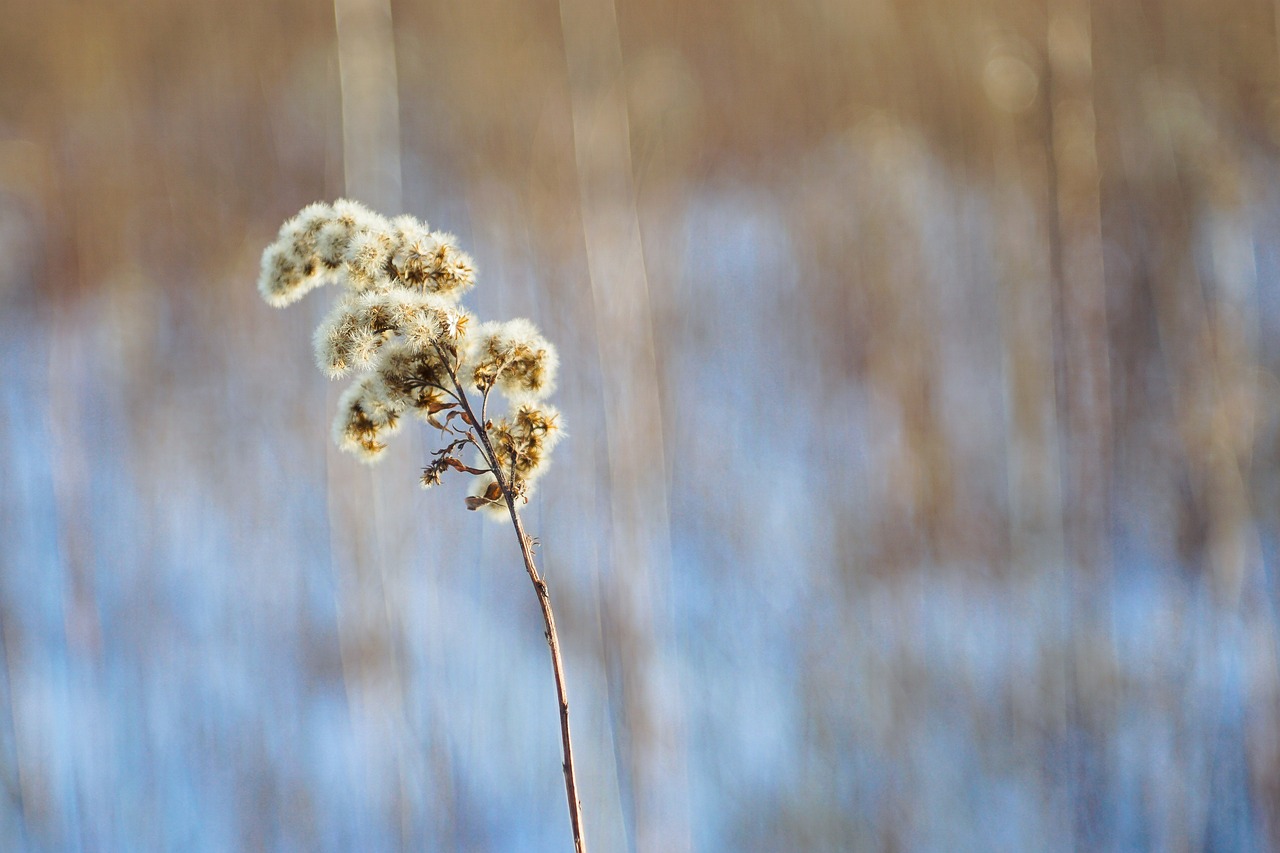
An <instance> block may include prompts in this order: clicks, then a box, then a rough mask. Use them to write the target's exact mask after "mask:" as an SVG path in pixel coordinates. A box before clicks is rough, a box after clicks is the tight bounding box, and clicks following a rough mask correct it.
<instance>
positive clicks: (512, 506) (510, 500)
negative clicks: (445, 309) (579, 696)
mask: <svg viewBox="0 0 1280 853" xmlns="http://www.w3.org/2000/svg"><path fill="white" fill-rule="evenodd" d="M441 355H443V353H441ZM444 364H445V369H446V370H448V371H449V378H450V380H452V381H453V384H454V387H455V388H456V389H457V392H458V393H457V398H458V401H459V402H460V403H461V404H462V408H463V411H465V412H466V413H467V417H468V418H470V419H471V423H472V425H473V426H474V427H475V429H476V432H477V433H478V434H479V438H480V441H479V442H475V441H474V440H473V443H475V444H476V446H477V447H479V448H480V453H481V455H482V456H484V458H485V463H486V464H487V465H488V467H489V470H491V471H492V472H493V476H494V477H495V478H496V479H497V481H498V488H500V489H501V490H502V497H503V499H504V500H505V501H506V503H507V509H508V511H510V513H511V523H512V524H513V525H514V526H515V529H516V538H517V539H518V540H519V542H520V556H521V557H523V558H524V568H525V571H526V572H528V574H529V580H530V581H531V582H532V583H533V589H534V592H536V593H537V594H538V605H539V606H540V607H541V608H542V623H543V626H544V627H545V628H546V631H545V636H546V638H547V646H549V647H550V649H551V668H552V669H553V670H554V671H555V678H556V698H557V699H558V703H559V707H560V742H561V747H562V750H563V753H564V764H563V765H562V769H563V770H564V790H565V796H566V797H567V798H568V801H569V822H570V824H571V825H572V827H573V848H574V850H575V853H586V850H587V841H586V838H585V836H584V834H583V829H582V803H580V802H579V800H578V782H577V777H576V776H575V774H574V769H573V744H572V742H571V741H570V738H569V693H568V690H567V689H566V687H565V680H564V662H563V661H562V660H561V657H560V639H559V637H558V635H557V634H556V619H555V615H554V614H553V613H552V612H551V595H550V594H549V593H548V592H547V582H546V581H545V580H543V578H542V575H541V574H540V573H539V572H538V566H537V564H536V563H535V562H534V559H533V539H532V537H530V536H529V535H528V534H527V533H525V529H524V522H523V521H521V520H520V513H519V512H518V511H517V510H516V494H515V491H514V490H513V489H512V483H511V481H510V479H508V477H506V476H505V475H504V474H503V471H502V466H501V465H500V464H499V462H498V454H497V453H495V452H494V450H493V445H492V444H491V443H490V442H489V433H488V431H487V430H486V429H485V422H484V421H483V420H477V419H476V415H475V412H474V411H473V410H472V408H471V402H470V400H469V399H468V398H467V394H466V392H465V391H464V390H463V388H462V384H461V383H460V382H459V381H458V377H457V374H456V373H455V372H454V370H453V368H452V367H451V366H450V365H449V362H448V360H445V362H444ZM485 402H486V403H487V402H488V394H487V393H486V394H485Z"/></svg>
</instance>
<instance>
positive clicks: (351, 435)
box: [258, 199, 563, 514]
mask: <svg viewBox="0 0 1280 853" xmlns="http://www.w3.org/2000/svg"><path fill="white" fill-rule="evenodd" d="M331 278H332V279H338V280H341V281H343V282H344V283H345V284H346V286H347V290H348V292H347V294H346V295H345V296H344V297H343V298H342V299H341V300H340V301H339V303H338V304H337V305H336V306H335V307H334V308H333V310H332V311H331V312H330V313H329V315H328V316H327V317H326V318H325V319H324V321H323V322H322V323H321V324H320V326H319V327H318V328H317V329H316V331H315V335H314V338H313V347H314V351H315V357H316V364H317V366H318V367H319V368H320V370H321V371H322V372H324V373H325V374H326V375H328V376H330V377H335V378H336V377H339V376H344V375H346V374H348V373H350V372H352V371H353V370H361V371H368V372H367V373H366V375H365V376H363V377H361V378H360V379H359V380H358V381H356V382H355V384H353V385H352V386H351V387H350V388H348V389H347V391H346V392H345V393H344V394H343V395H342V399H341V402H340V405H339V412H338V416H337V419H336V420H335V422H334V440H335V441H336V442H337V444H338V446H339V447H341V448H342V449H344V450H346V451H349V452H351V453H354V454H356V455H357V456H359V457H360V458H361V459H363V460H365V461H367V462H371V461H373V460H375V459H376V458H378V457H379V456H380V455H381V453H382V452H383V451H384V450H385V448H386V442H385V439H386V438H387V437H388V436H390V435H392V434H393V433H395V432H396V431H397V430H398V429H399V428H400V426H401V424H402V421H403V416H404V415H405V414H407V413H410V412H411V413H413V414H415V415H417V416H419V417H421V418H422V419H423V420H426V421H427V422H428V423H430V424H432V425H433V426H435V427H436V428H437V429H439V430H441V432H442V434H443V435H447V436H453V437H454V439H457V438H458V437H460V436H465V435H466V434H467V432H466V430H467V429H468V428H469V429H470V430H475V429H476V425H475V424H472V423H471V421H470V420H469V418H468V417H466V416H465V415H463V414H462V413H463V409H462V408H461V406H460V404H459V401H458V394H459V393H460V392H462V391H465V389H467V388H480V389H482V390H483V391H484V392H485V393H486V394H487V393H488V392H489V391H491V390H492V389H494V388H498V389H500V390H501V391H502V392H503V394H504V395H505V396H506V397H507V399H508V401H509V402H511V403H512V404H513V407H514V408H513V409H512V412H511V413H509V414H508V415H507V416H506V417H504V418H502V419H501V420H499V421H497V422H496V423H491V425H490V426H489V427H488V428H487V435H488V437H489V438H490V440H491V442H492V445H493V450H494V453H495V455H496V457H497V461H498V463H499V464H500V465H501V466H502V470H503V473H504V476H509V477H510V481H511V482H510V485H511V488H512V491H513V494H514V496H515V497H516V498H517V499H520V500H527V499H528V497H529V495H530V494H531V493H532V491H533V487H534V484H535V483H536V481H537V479H538V477H539V476H540V475H541V473H542V472H543V471H544V470H545V468H546V465H547V462H548V460H549V458H550V453H551V449H552V448H553V447H554V446H555V444H556V443H557V442H558V441H559V439H560V438H561V436H562V435H563V431H562V430H561V428H560V420H559V413H558V412H556V410H555V409H554V408H552V407H550V406H547V405H543V404H541V403H539V402H538V401H540V400H541V399H542V398H544V397H546V396H547V394H549V393H550V392H551V390H552V388H553V387H554V384H555V375H556V369H557V367H558V359H557V356H556V351H555V348H554V347H553V346H551V344H550V343H548V342H547V341H546V339H545V338H543V337H542V335H541V334H540V333H539V331H538V329H537V327H535V326H534V325H533V324H532V323H530V322H529V321H528V320H511V321H509V322H506V323H485V324H483V325H481V326H480V327H479V328H478V329H476V328H474V326H475V323H474V322H473V320H472V316H471V314H470V313H468V312H467V311H466V310H465V309H464V308H462V307H461V305H460V304H459V302H458V300H459V298H460V297H461V295H462V294H463V293H464V292H465V291H466V290H468V289H469V288H470V287H472V286H473V285H474V283H475V269H474V265H473V262H472V260H471V258H470V256H469V255H467V254H466V253H465V252H463V251H462V250H461V249H459V248H458V246H457V242H456V238H454V237H453V235H451V234H446V233H444V232H441V231H431V230H429V228H428V226H427V225H426V223H424V222H420V221H419V220H417V219H415V218H414V217H412V216H398V217H396V218H395V219H391V220H388V219H386V218H384V217H382V216H380V215H378V214H376V213H374V212H372V211H370V210H369V209H368V208H366V207H364V206H363V205H361V204H359V203H358V202H355V201H350V200H346V199H340V200H338V201H336V202H334V203H333V205H327V204H324V203H316V204H312V205H308V206H307V207H306V208H304V209H303V210H302V211H301V212H299V213H298V215H297V216H294V217H293V218H291V219H290V220H288V221H287V222H286V223H285V224H284V225H283V226H282V227H281V229H280V233H279V235H278V236H277V238H276V240H275V242H273V243H272V244H271V245H270V246H268V247H267V249H266V251H264V252H263V256H262V268H261V274H260V278H259V282H258V287H259V290H260V291H261V292H262V295H263V297H264V298H265V299H266V300H267V301H268V302H270V303H271V304H273V305H287V304H289V303H291V302H294V301H296V300H297V299H299V298H301V296H302V295H303V294H305V293H306V292H308V291H309V290H311V289H313V288H315V287H317V286H319V285H321V284H324V283H325V282H326V281H327V280H329V279H331ZM460 416H461V417H460ZM481 429H485V428H484V427H481ZM463 440H465V438H464V439H463ZM458 443H459V442H457V441H456V440H455V443H454V444H453V445H449V446H448V447H446V448H445V449H444V450H443V451H442V453H445V452H450V451H451V448H455V447H457V446H458ZM471 467H472V468H477V467H485V466H484V465H483V463H481V464H478V465H476V466H471ZM455 468H456V469H458V470H468V472H469V473H472V474H476V473H478V472H477V471H475V470H470V469H467V468H466V466H463V465H462V464H461V463H460V462H458V461H457V459H456V458H455V457H448V456H443V455H440V458H439V459H437V461H436V462H435V463H433V465H432V466H431V467H429V468H427V469H425V470H424V473H423V485H424V486H425V485H431V484H433V483H435V482H437V481H438V480H439V478H440V475H441V474H443V473H444V471H446V470H449V469H455ZM495 483H496V481H495V480H494V479H493V478H492V476H489V477H488V479H486V478H485V477H483V476H482V477H480V478H479V486H480V489H479V491H478V492H477V494H476V495H475V496H473V497H472V498H470V499H469V500H468V505H469V506H472V508H473V509H474V508H487V509H493V510H494V511H495V512H497V513H498V514H502V513H504V512H505V501H503V500H501V499H500V497H501V496H500V495H497V496H496V495H495V494H494V492H493V488H491V486H494V484H495ZM495 487H496V486H495Z"/></svg>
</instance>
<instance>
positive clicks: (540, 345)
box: [468, 319, 560, 402]
mask: <svg viewBox="0 0 1280 853" xmlns="http://www.w3.org/2000/svg"><path fill="white" fill-rule="evenodd" d="M468 361H469V362H471V371H470V374H469V376H470V382H471V383H473V384H474V385H475V386H476V387H477V388H479V389H480V390H481V391H488V390H489V389H491V388H495V387H496V388H498V389H499V390H501V391H502V393H503V394H505V395H506V396H507V398H508V399H510V400H511V401H513V402H536V401H538V400H542V399H544V398H545V397H547V396H548V395H549V394H550V393H551V392H552V391H553V390H555V382H556V371H557V369H558V368H559V366H560V359H559V356H558V355H557V354H556V349H555V347H553V346H552V345H551V344H550V343H549V342H548V341H547V340H546V338H544V337H542V335H541V334H540V333H539V332H538V328H537V327H536V326H534V325H533V323H531V322H529V321H528V320H524V319H516V320H508V321H507V322H505V323H485V324H484V325H483V326H481V327H480V328H479V329H478V330H477V331H476V333H475V334H474V335H473V336H472V338H471V345H470V347H469V351H468Z"/></svg>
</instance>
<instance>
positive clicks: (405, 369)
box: [375, 340, 450, 421]
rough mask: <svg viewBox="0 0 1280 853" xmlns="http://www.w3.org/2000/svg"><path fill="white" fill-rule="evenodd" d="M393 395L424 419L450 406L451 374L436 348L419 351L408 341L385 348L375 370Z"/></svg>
mask: <svg viewBox="0 0 1280 853" xmlns="http://www.w3.org/2000/svg"><path fill="white" fill-rule="evenodd" d="M375 370H376V371H377V374H378V376H379V377H380V378H381V380H382V383H383V385H384V386H385V387H386V388H387V389H388V392H389V394H390V395H391V396H392V397H394V398H395V399H397V400H401V401H402V402H403V403H404V405H405V407H407V408H409V409H412V410H413V412H414V414H416V415H417V416H418V417H420V418H422V419H423V420H428V421H429V420H430V419H431V418H433V417H434V416H435V415H436V414H437V413H438V412H441V411H443V410H444V409H446V408H448V407H449V403H450V398H449V397H448V394H447V393H446V392H445V390H444V389H445V388H448V387H449V372H448V369H447V368H446V367H445V364H444V362H443V361H442V360H441V358H440V354H439V352H437V351H436V349H435V347H429V348H426V349H417V348H415V347H414V346H413V345H412V344H410V343H409V342H407V341H404V340H395V341H392V342H390V343H388V344H387V345H386V346H385V347H383V350H382V353H381V355H380V357H379V359H378V364H377V366H376V367H375Z"/></svg>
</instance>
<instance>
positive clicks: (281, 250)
mask: <svg viewBox="0 0 1280 853" xmlns="http://www.w3.org/2000/svg"><path fill="white" fill-rule="evenodd" d="M332 219H333V208H331V207H330V206H329V205H327V204H324V203H323V202H317V203H315V204H310V205H307V206H306V207H304V208H303V209H302V211H301V212H299V213H298V215H297V216H294V217H293V218H291V219H289V220H287V221H286V222H285V223H284V225H282V226H280V232H279V234H277V235H276V239H275V242H273V243H272V244H271V245H270V246H267V248H266V250H264V251H263V253H262V262H261V265H260V269H259V274H258V292H259V293H261V294H262V298H263V299H265V300H266V301H267V303H268V304H270V305H273V306H275V307H277V308H282V307H284V306H286V305H289V304H291V303H294V302H297V301H298V300H299V299H301V298H302V297H303V296H305V295H306V294H307V293H308V292H310V291H311V290H314V289H315V288H317V287H319V286H320V285H322V284H324V283H325V281H326V280H327V278H328V277H329V276H330V275H331V274H332V273H333V272H334V270H335V268H336V266H337V265H336V264H333V265H330V264H326V263H325V262H324V260H323V259H321V258H320V256H319V251H318V249H317V241H318V239H319V235H320V232H321V231H323V230H324V228H325V226H326V225H328V224H329V223H330V222H331V221H332Z"/></svg>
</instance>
